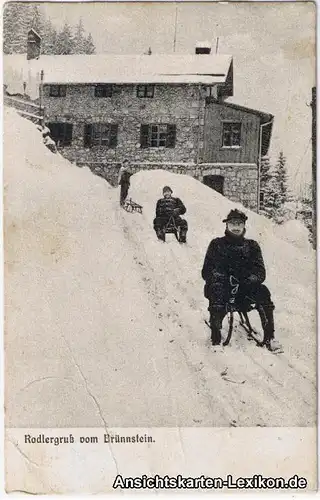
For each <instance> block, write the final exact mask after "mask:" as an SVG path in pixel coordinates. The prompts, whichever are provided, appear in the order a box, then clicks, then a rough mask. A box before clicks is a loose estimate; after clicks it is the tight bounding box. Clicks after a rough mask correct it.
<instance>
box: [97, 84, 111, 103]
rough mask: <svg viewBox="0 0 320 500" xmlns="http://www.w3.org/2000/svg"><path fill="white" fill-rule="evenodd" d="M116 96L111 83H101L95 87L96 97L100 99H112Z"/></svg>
mask: <svg viewBox="0 0 320 500" xmlns="http://www.w3.org/2000/svg"><path fill="white" fill-rule="evenodd" d="M113 94H114V88H113V85H112V84H110V83H99V84H97V85H95V86H94V96H95V97H98V98H104V99H106V98H110V97H112V95H113Z"/></svg>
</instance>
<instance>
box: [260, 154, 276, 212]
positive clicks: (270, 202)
mask: <svg viewBox="0 0 320 500" xmlns="http://www.w3.org/2000/svg"><path fill="white" fill-rule="evenodd" d="M276 194H277V193H276V192H275V179H274V175H273V174H272V165H271V163H270V158H269V157H268V156H265V157H264V158H262V160H261V169H260V213H261V214H262V215H265V216H266V217H268V218H269V219H272V218H273V217H274V215H275V211H276V210H277V208H279V207H280V203H279V200H278V198H277V196H276ZM262 200H263V201H262Z"/></svg>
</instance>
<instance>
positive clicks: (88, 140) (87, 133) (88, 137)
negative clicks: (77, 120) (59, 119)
mask: <svg viewBox="0 0 320 500" xmlns="http://www.w3.org/2000/svg"><path fill="white" fill-rule="evenodd" d="M92 128H93V127H92V124H91V123H86V124H85V126H84V134H83V145H84V147H85V148H90V147H91V146H92Z"/></svg>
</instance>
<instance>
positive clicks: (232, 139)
mask: <svg viewBox="0 0 320 500" xmlns="http://www.w3.org/2000/svg"><path fill="white" fill-rule="evenodd" d="M240 137H241V123H240V122H224V123H223V132H222V146H223V147H224V148H235V147H239V146H240Z"/></svg>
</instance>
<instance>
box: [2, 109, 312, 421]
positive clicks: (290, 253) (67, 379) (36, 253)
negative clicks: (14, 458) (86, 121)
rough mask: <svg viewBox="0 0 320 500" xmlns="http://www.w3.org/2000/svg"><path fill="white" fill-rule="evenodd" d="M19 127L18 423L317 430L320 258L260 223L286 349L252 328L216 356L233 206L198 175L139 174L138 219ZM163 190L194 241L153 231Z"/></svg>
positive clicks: (256, 223)
mask: <svg viewBox="0 0 320 500" xmlns="http://www.w3.org/2000/svg"><path fill="white" fill-rule="evenodd" d="M5 119H6V127H5V130H6V131H10V134H8V133H7V135H6V137H5V141H6V144H5V145H6V148H7V150H10V161H9V160H7V162H6V171H5V260H6V263H5V276H6V286H5V290H6V299H5V307H6V334H5V342H6V419H7V420H6V423H7V426H12V427H15V426H16V427H30V426H32V427H59V426H60V427H77V426H79V427H95V426H108V427H116V426H119V427H121V426H144V427H151V426H209V427H210V426H257V425H260V426H308V425H314V424H315V415H316V411H315V408H316V388H315V384H316V370H315V359H316V335H315V327H314V307H315V297H314V295H315V292H314V288H313V279H314V260H313V258H314V257H313V255H312V254H309V253H308V252H303V251H300V250H297V249H296V248H295V247H294V246H293V245H289V244H288V243H286V242H285V241H281V240H278V239H277V237H275V235H274V233H273V229H272V226H271V225H270V224H269V223H268V222H267V221H265V220H263V219H262V218H261V217H259V216H257V215H256V214H252V213H251V214H250V221H251V228H249V230H251V232H252V233H253V237H256V238H257V239H258V240H259V241H261V242H262V243H263V251H264V254H265V256H266V262H267V268H268V269H269V270H270V269H271V272H270V273H269V275H270V279H271V288H272V291H273V292H274V295H275V299H276V300H275V302H276V305H277V309H276V323H278V329H277V333H278V336H279V338H280V340H281V342H283V344H284V348H285V354H283V355H279V356H275V355H272V354H271V353H269V352H267V351H266V350H264V349H259V348H258V347H256V346H255V345H253V344H252V343H249V342H248V341H247V340H246V338H245V334H244V332H242V331H241V330H240V328H238V329H237V331H236V332H235V333H234V337H233V339H232V343H231V345H230V346H229V347H228V348H226V349H225V350H224V352H223V353H214V352H213V351H212V349H211V348H210V343H209V330H208V328H207V327H206V325H205V323H204V319H205V318H207V310H206V308H207V302H206V300H205V299H204V297H203V282H202V279H201V276H200V271H201V266H202V263H203V258H204V253H205V250H206V247H207V245H208V243H209V241H210V239H211V238H212V237H213V235H214V234H215V235H219V234H221V231H222V226H221V219H222V218H223V216H224V215H225V214H226V213H227V211H228V210H229V209H230V207H231V206H233V204H231V203H230V202H229V201H228V200H227V199H225V198H223V197H221V196H220V195H218V194H217V193H214V192H213V191H212V190H210V189H209V188H207V187H206V186H204V185H202V184H201V183H199V182H197V181H195V180H194V179H192V178H190V177H187V176H181V175H180V176H179V175H174V174H169V173H167V172H162V171H156V172H141V173H139V174H137V175H135V176H133V182H132V186H131V190H130V195H132V197H133V199H135V200H137V201H139V202H141V203H142V205H143V206H144V211H143V214H142V215H140V214H137V213H134V214H129V213H127V212H125V211H123V210H122V209H120V207H119V204H118V196H119V193H118V190H116V189H113V188H111V187H110V186H109V185H108V184H107V183H106V182H104V181H103V180H102V179H100V178H98V177H96V176H93V175H92V174H91V173H90V172H88V171H87V170H86V169H78V168H76V167H75V166H72V165H70V163H69V162H67V161H66V160H64V159H63V158H61V157H60V156H59V155H53V154H52V153H50V152H49V151H48V150H47V149H46V148H45V146H44V145H43V144H42V143H41V136H40V133H39V132H38V131H36V129H35V127H34V126H33V125H32V124H31V123H30V122H27V121H26V120H24V119H22V118H20V117H18V116H17V115H15V114H14V113H12V112H11V111H10V113H9V112H8V113H6V116H5ZM17 141H18V142H19V144H20V148H16V147H15V145H16V142H17ZM22 144H23V148H24V153H25V155H24V157H23V158H22V157H21V151H22V149H21V148H22ZM36 144H38V146H37V147H36V146H35V145H36ZM165 184H170V185H172V186H173V188H174V190H175V191H176V192H178V193H179V195H180V196H181V198H182V199H183V201H184V202H185V203H186V205H187V207H188V212H187V219H188V223H189V227H190V231H189V241H188V244H187V245H185V246H183V245H179V244H178V243H177V242H176V240H175V238H174V236H172V235H171V236H168V241H167V243H165V244H163V243H161V242H158V241H157V240H156V238H155V234H154V231H153V228H152V219H153V216H154V207H155V202H156V200H157V198H158V197H159V189H160V188H161V186H162V185H165ZM268 224H269V225H268ZM280 249H281V252H280ZM300 270H303V272H300ZM284 276H285V279H284ZM290 320H291V323H290ZM289 323H290V327H288V325H289ZM222 373H227V375H226V376H225V377H222V375H221V374H222Z"/></svg>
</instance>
